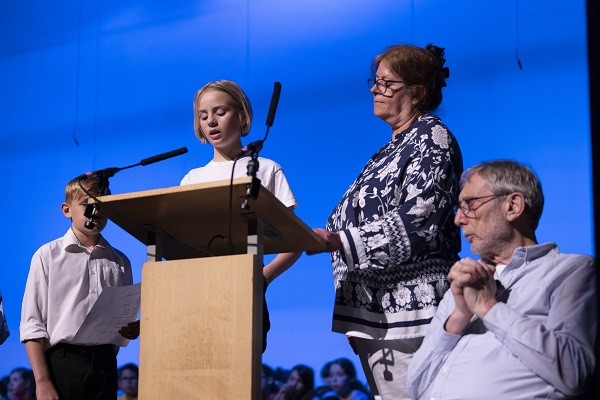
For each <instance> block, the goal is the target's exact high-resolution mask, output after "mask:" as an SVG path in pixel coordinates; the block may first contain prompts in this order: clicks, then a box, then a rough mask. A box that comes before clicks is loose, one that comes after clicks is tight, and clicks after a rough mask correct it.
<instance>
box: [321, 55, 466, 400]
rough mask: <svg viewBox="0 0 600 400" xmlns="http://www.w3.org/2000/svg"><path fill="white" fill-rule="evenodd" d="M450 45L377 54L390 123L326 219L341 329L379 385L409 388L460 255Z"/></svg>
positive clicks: (387, 394)
mask: <svg viewBox="0 0 600 400" xmlns="http://www.w3.org/2000/svg"><path fill="white" fill-rule="evenodd" d="M445 61H446V60H445V58H444V49H443V48H439V47H437V46H434V45H431V44H430V45H428V46H427V47H426V48H421V47H416V46H408V45H396V46H392V47H389V48H388V49H387V50H386V51H385V52H383V53H382V54H379V55H378V56H377V57H375V60H374V61H373V64H372V73H373V78H372V79H369V87H370V91H371V93H372V94H373V111H374V113H375V115H376V116H378V117H379V118H381V119H382V120H383V121H384V122H385V123H387V124H388V125H389V127H390V128H391V137H390V140H389V141H388V142H387V143H385V144H384V145H383V147H382V148H381V149H380V150H379V151H378V152H377V153H376V154H374V155H373V157H371V159H370V160H369V161H368V162H367V164H366V166H365V167H364V168H363V170H362V172H361V173H360V174H359V175H358V178H356V180H355V181H354V183H352V185H350V187H349V188H348V190H347V191H346V193H345V194H344V195H343V196H342V199H341V200H340V202H339V204H338V205H337V206H336V207H335V209H334V210H333V212H332V214H331V216H330V217H329V220H328V221H327V229H320V228H319V229H315V232H316V233H317V234H318V235H319V236H320V237H321V238H323V239H324V240H325V242H326V243H327V248H328V250H329V251H331V260H332V265H333V275H334V281H335V288H336V299H335V308H334V314H333V330H334V331H335V332H339V333H344V334H346V335H347V336H348V340H349V342H350V344H351V345H352V346H353V348H354V350H355V352H356V353H357V354H358V355H359V357H360V359H361V363H362V366H363V369H364V371H365V375H366V377H367V380H368V382H369V385H370V386H371V390H372V391H373V393H374V394H375V395H377V396H379V398H382V399H385V400H387V399H401V398H410V396H409V394H408V391H407V389H406V384H405V376H406V370H407V368H408V363H409V362H410V359H411V358H412V354H413V353H414V352H415V351H416V350H417V349H418V348H419V346H420V345H421V342H422V340H423V336H424V335H425V332H426V330H427V327H428V324H429V322H430V321H431V318H432V317H433V315H434V314H435V311H436V309H437V306H438V304H439V301H440V300H441V298H442V296H443V295H444V293H445V291H446V290H447V289H448V283H447V281H446V276H447V274H448V271H449V270H450V267H451V266H452V265H453V264H454V262H455V261H457V260H458V252H459V251H460V232H459V230H458V227H456V226H455V225H454V224H453V218H454V213H453V206H454V205H455V199H456V197H457V195H458V191H459V181H460V175H461V173H462V155H461V152H460V148H459V146H458V143H457V142H456V139H455V137H454V136H453V135H452V133H451V132H450V130H449V129H448V128H447V127H446V126H445V125H444V124H443V123H442V121H441V120H440V118H439V117H437V116H436V115H434V114H431V112H432V111H434V110H435V109H436V108H437V107H438V106H439V105H440V103H441V101H442V88H443V87H445V86H446V82H445V79H446V78H448V77H449V70H448V68H447V67H444V63H445Z"/></svg>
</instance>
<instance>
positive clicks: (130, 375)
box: [117, 363, 139, 398]
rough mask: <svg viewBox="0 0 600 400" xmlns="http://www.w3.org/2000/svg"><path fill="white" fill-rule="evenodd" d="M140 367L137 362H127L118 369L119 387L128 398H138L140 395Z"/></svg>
mask: <svg viewBox="0 0 600 400" xmlns="http://www.w3.org/2000/svg"><path fill="white" fill-rule="evenodd" d="M138 378H139V368H138V366H137V365H135V364H131V363H130V364H125V365H123V366H122V367H121V368H119V370H118V381H117V382H118V385H119V389H121V390H122V391H123V393H125V396H127V397H128V398H136V397H137V395H138Z"/></svg>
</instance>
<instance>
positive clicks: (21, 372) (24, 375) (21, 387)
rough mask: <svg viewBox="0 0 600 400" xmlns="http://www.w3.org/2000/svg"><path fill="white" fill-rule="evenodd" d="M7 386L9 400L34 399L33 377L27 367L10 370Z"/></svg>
mask: <svg viewBox="0 0 600 400" xmlns="http://www.w3.org/2000/svg"><path fill="white" fill-rule="evenodd" d="M9 378H10V380H9V383H8V386H7V396H6V397H7V398H8V399H9V400H35V379H34V377H33V372H32V371H31V370H30V369H27V368H15V369H13V370H12V371H11V372H10V375H9Z"/></svg>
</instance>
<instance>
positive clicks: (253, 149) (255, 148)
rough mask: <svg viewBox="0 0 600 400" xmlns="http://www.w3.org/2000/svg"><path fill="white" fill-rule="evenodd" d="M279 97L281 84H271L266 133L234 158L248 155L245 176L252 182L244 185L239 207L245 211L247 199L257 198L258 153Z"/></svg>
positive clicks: (270, 123) (269, 127)
mask: <svg viewBox="0 0 600 400" xmlns="http://www.w3.org/2000/svg"><path fill="white" fill-rule="evenodd" d="M280 95H281V83H279V82H274V83H273V94H272V95H271V104H270V106H269V114H267V131H266V133H265V137H264V138H263V139H262V140H257V141H256V142H252V143H250V144H249V145H248V146H246V147H245V148H244V149H242V151H241V152H240V153H239V154H238V155H237V156H236V160H237V159H239V158H240V157H243V156H245V155H250V161H248V166H247V167H246V171H247V172H246V175H248V176H251V177H252V182H250V183H249V184H248V185H246V196H245V198H244V202H243V203H242V205H241V206H240V207H241V208H242V209H244V210H247V209H249V208H250V206H249V205H248V199H256V198H257V197H258V191H259V189H260V179H258V178H257V177H256V173H257V172H258V168H259V162H258V152H259V151H261V150H262V147H263V144H264V142H265V141H266V140H267V137H268V136H269V129H271V127H272V126H273V121H274V120H275V111H277V104H278V103H279V96H280Z"/></svg>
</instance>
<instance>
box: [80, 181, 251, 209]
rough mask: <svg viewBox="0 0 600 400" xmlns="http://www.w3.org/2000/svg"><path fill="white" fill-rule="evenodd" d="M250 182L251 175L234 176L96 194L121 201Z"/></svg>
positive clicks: (101, 197)
mask: <svg viewBox="0 0 600 400" xmlns="http://www.w3.org/2000/svg"><path fill="white" fill-rule="evenodd" d="M250 182H252V177H250V176H246V177H243V178H235V179H234V180H233V181H231V180H230V179H225V180H221V181H213V182H206V183H194V184H192V185H182V186H171V187H166V188H158V189H149V190H141V191H138V192H128V193H122V194H111V195H106V196H98V197H97V199H98V200H99V201H100V202H111V201H121V200H127V199H135V198H138V197H150V196H161V195H167V194H171V193H182V192H191V191H195V190H198V189H208V188H218V187H228V186H230V184H231V185H233V186H236V185H246V184H248V183H250ZM95 202H96V201H95V200H94V199H89V201H88V203H90V204H93V203H95Z"/></svg>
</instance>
